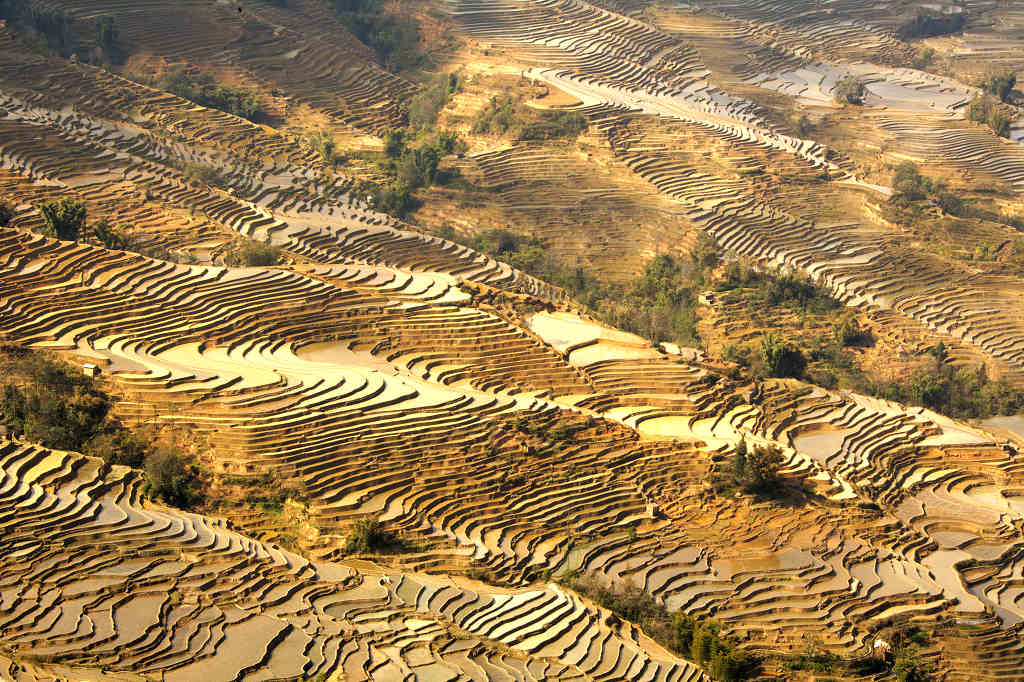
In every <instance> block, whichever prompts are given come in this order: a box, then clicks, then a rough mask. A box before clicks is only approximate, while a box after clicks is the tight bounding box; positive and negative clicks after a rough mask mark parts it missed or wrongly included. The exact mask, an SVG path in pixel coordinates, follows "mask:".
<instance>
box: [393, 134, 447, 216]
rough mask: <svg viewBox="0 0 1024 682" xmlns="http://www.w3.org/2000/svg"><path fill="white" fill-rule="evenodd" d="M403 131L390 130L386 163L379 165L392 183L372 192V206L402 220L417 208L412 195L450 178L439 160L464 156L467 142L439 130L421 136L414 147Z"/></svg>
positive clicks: (408, 136)
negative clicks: (453, 155)
mask: <svg viewBox="0 0 1024 682" xmlns="http://www.w3.org/2000/svg"><path fill="white" fill-rule="evenodd" d="M410 141H411V140H410V135H409V134H408V133H407V132H406V131H404V130H392V131H390V132H389V133H388V136H387V139H386V141H385V146H384V153H385V160H384V163H383V164H382V165H381V167H382V168H383V170H384V171H385V172H387V173H388V174H389V175H390V176H391V178H392V180H391V181H390V182H388V183H387V184H384V185H381V186H379V187H377V188H376V189H375V192H374V196H373V198H374V207H375V208H376V209H377V210H379V211H383V212H385V213H389V214H391V215H393V216H396V217H398V218H404V217H405V216H406V215H408V214H409V212H411V211H413V210H414V209H415V208H416V206H417V205H418V203H417V201H416V199H415V197H414V196H413V192H414V191H415V190H416V189H418V188H420V187H430V186H431V185H433V184H435V183H438V184H444V183H446V182H448V181H449V180H450V179H451V178H450V177H449V176H448V174H446V173H442V172H440V171H439V170H438V165H439V164H440V162H441V159H442V158H444V157H445V156H448V155H449V154H453V153H463V152H464V151H465V149H466V143H465V142H464V141H463V140H462V139H461V138H460V137H459V136H458V134H456V133H454V132H452V131H447V130H444V131H438V132H435V133H434V134H432V135H429V136H425V137H421V139H420V140H419V142H418V144H416V145H415V146H413V145H411V144H409V142H410Z"/></svg>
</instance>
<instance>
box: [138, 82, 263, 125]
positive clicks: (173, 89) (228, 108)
mask: <svg viewBox="0 0 1024 682" xmlns="http://www.w3.org/2000/svg"><path fill="white" fill-rule="evenodd" d="M132 78H134V79H135V80H137V81H139V82H140V83H145V84H147V85H151V86H153V87H156V88H159V89H161V90H166V91H167V92H170V93H173V94H175V95H177V96H178V97H182V98H184V99H187V100H189V101H190V102H195V103H196V104H198V105H200V106H203V107H209V108H211V109H218V110H220V111H224V112H227V113H229V114H234V115H235V116H240V117H241V118H244V119H248V120H250V121H252V122H254V123H262V122H263V121H265V120H266V118H267V112H266V110H265V109H264V108H263V104H262V103H261V102H260V98H259V96H258V95H257V94H256V93H254V92H252V91H251V90H246V89H244V88H235V87H231V86H228V85H220V84H219V83H217V82H216V80H215V79H214V78H213V76H211V75H209V74H205V73H189V72H188V71H186V70H185V69H174V70H172V71H168V72H167V73H165V74H163V75H162V76H160V77H159V78H150V77H147V76H140V75H134V76H132Z"/></svg>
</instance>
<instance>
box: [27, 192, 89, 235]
mask: <svg viewBox="0 0 1024 682" xmlns="http://www.w3.org/2000/svg"><path fill="white" fill-rule="evenodd" d="M36 208H38V209H39V212H40V213H42V214H43V220H45V221H46V229H45V234H47V235H49V236H51V237H56V238H57V239H63V240H65V241H76V240H77V239H78V235H79V234H80V233H81V231H82V228H83V227H84V226H85V204H84V203H83V202H81V201H78V200H77V199H70V198H65V199H59V200H56V201H47V202H44V203H41V204H39V205H38V206H37V207H36Z"/></svg>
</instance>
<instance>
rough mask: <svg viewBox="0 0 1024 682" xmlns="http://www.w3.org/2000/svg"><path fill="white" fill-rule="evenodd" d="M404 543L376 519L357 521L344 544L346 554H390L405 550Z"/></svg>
mask: <svg viewBox="0 0 1024 682" xmlns="http://www.w3.org/2000/svg"><path fill="white" fill-rule="evenodd" d="M406 548H407V547H406V543H405V541H404V540H402V538H400V537H399V536H398V535H396V534H395V533H394V532H392V531H390V530H388V529H386V528H385V527H384V526H383V525H382V524H381V522H380V521H378V520H376V519H359V520H358V521H356V522H355V525H354V526H353V527H352V530H351V531H350V532H349V534H348V538H347V540H346V542H345V553H346V554H391V553H395V552H401V551H404V550H405V549H406Z"/></svg>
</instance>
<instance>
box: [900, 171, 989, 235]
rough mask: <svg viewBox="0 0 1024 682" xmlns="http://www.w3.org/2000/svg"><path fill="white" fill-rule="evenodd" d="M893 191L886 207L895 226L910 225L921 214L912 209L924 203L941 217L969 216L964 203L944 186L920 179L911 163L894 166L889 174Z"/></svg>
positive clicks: (917, 209) (926, 178) (918, 209)
mask: <svg viewBox="0 0 1024 682" xmlns="http://www.w3.org/2000/svg"><path fill="white" fill-rule="evenodd" d="M892 189H893V194H892V196H891V197H889V204H890V206H892V207H894V208H895V209H896V213H895V215H894V216H893V217H895V218H896V220H897V221H898V222H911V223H912V222H913V221H914V220H915V219H916V217H917V216H918V214H919V213H920V207H919V206H918V207H915V206H914V204H915V202H920V201H924V200H928V201H929V202H931V203H932V204H934V205H936V206H938V207H939V208H940V209H942V211H943V213H947V214H949V215H952V216H956V217H958V218H964V217H967V216H969V215H970V213H971V211H970V207H969V206H968V205H967V203H966V202H964V200H963V199H961V198H960V197H959V196H957V195H956V194H955V193H953V192H951V191H949V189H948V188H947V187H946V184H945V183H944V182H942V181H941V180H936V179H934V178H929V177H926V176H924V175H921V172H920V170H918V168H917V165H916V164H915V163H913V162H912V161H904V162H902V163H901V164H899V165H898V166H896V169H895V170H894V171H893V174H892Z"/></svg>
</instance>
